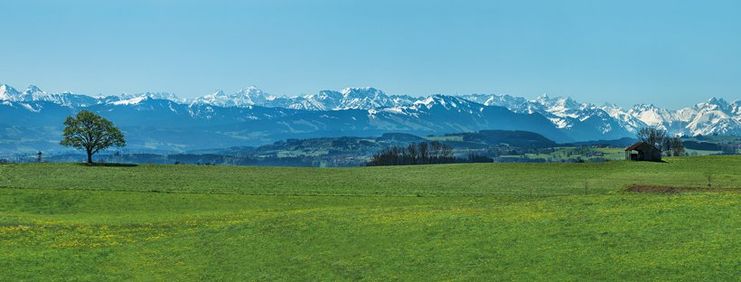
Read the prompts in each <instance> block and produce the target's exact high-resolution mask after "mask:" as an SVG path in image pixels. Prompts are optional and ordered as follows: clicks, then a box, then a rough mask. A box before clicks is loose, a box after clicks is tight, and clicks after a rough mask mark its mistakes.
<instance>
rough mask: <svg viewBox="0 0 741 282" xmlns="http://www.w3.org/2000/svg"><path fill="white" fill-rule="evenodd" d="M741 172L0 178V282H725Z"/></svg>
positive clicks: (237, 171)
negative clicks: (653, 190)
mask: <svg viewBox="0 0 741 282" xmlns="http://www.w3.org/2000/svg"><path fill="white" fill-rule="evenodd" d="M738 167H741V158H739V157H736V156H728V157H693V158H670V159H668V162H667V163H636V162H622V161H619V162H608V163H600V164H465V165H435V166H411V167H403V166H402V167H367V168H350V169H318V168H261V167H222V166H173V165H169V166H162V165H143V166H100V167H86V166H81V165H74V164H24V165H0V241H1V242H2V244H0V280H56V279H65V280H66V279H71V280H91V281H99V280H151V279H154V280H482V279H486V280H488V279H495V280H604V279H615V278H619V279H621V280H656V279H660V280H663V279H668V280H676V281H697V280H713V281H722V280H725V281H733V280H735V278H736V277H737V274H738V271H739V268H738V267H739V257H741V247H740V246H739V243H738V242H740V241H741V238H740V237H739V235H738V234H739V232H737V231H738V229H739V228H741V220H740V219H739V214H741V209H739V207H741V198H740V196H739V195H740V194H739V193H738V191H739V190H738V189H740V188H741V178H740V177H741V175H740V174H739V173H738V169H737V168H738ZM698 168H701V169H698ZM708 176H710V178H708ZM708 179H710V181H711V182H710V183H711V185H712V187H711V188H710V189H709V188H708V187H707V185H708ZM636 185H639V186H636ZM657 186H660V187H677V188H682V189H685V191H684V192H681V193H634V192H627V191H625V189H626V188H627V187H643V188H642V189H644V188H645V189H648V188H651V187H657ZM676 192H680V191H676Z"/></svg>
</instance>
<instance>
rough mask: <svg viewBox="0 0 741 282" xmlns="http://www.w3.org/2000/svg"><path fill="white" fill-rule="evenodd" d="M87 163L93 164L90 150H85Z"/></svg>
mask: <svg viewBox="0 0 741 282" xmlns="http://www.w3.org/2000/svg"><path fill="white" fill-rule="evenodd" d="M87 164H89V165H91V164H93V152H92V151H90V150H87Z"/></svg>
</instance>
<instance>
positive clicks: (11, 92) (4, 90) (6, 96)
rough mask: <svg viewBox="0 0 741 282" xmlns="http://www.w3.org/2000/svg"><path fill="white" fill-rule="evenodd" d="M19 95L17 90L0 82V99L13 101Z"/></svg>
mask: <svg viewBox="0 0 741 282" xmlns="http://www.w3.org/2000/svg"><path fill="white" fill-rule="evenodd" d="M20 95H21V93H20V92H18V90H16V89H15V88H13V87H12V86H10V85H7V84H0V101H15V100H17V99H18V97H19V96H20Z"/></svg>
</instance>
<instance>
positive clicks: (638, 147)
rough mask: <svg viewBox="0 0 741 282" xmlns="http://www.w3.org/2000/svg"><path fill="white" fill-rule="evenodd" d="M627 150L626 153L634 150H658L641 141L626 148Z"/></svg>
mask: <svg viewBox="0 0 741 282" xmlns="http://www.w3.org/2000/svg"><path fill="white" fill-rule="evenodd" d="M625 150H626V151H633V150H636V151H641V150H658V149H657V148H656V146H654V145H651V144H648V143H646V142H643V141H641V142H638V143H635V144H633V145H630V147H628V148H625Z"/></svg>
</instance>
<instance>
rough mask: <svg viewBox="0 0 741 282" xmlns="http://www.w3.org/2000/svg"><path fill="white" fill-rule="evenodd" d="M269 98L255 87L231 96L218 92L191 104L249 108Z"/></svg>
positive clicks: (197, 99)
mask: <svg viewBox="0 0 741 282" xmlns="http://www.w3.org/2000/svg"><path fill="white" fill-rule="evenodd" d="M269 97H271V96H269V95H268V94H267V93H265V92H263V91H262V90H260V89H259V88H257V87H255V86H250V87H247V88H244V89H241V90H239V91H238V92H236V93H233V94H226V93H225V92H224V91H222V90H218V91H216V92H214V93H213V94H210V95H206V96H202V97H199V98H196V99H195V100H193V102H192V103H191V104H205V105H213V106H219V107H251V106H254V105H261V104H264V103H265V102H266V101H267V100H268V98H269Z"/></svg>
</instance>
